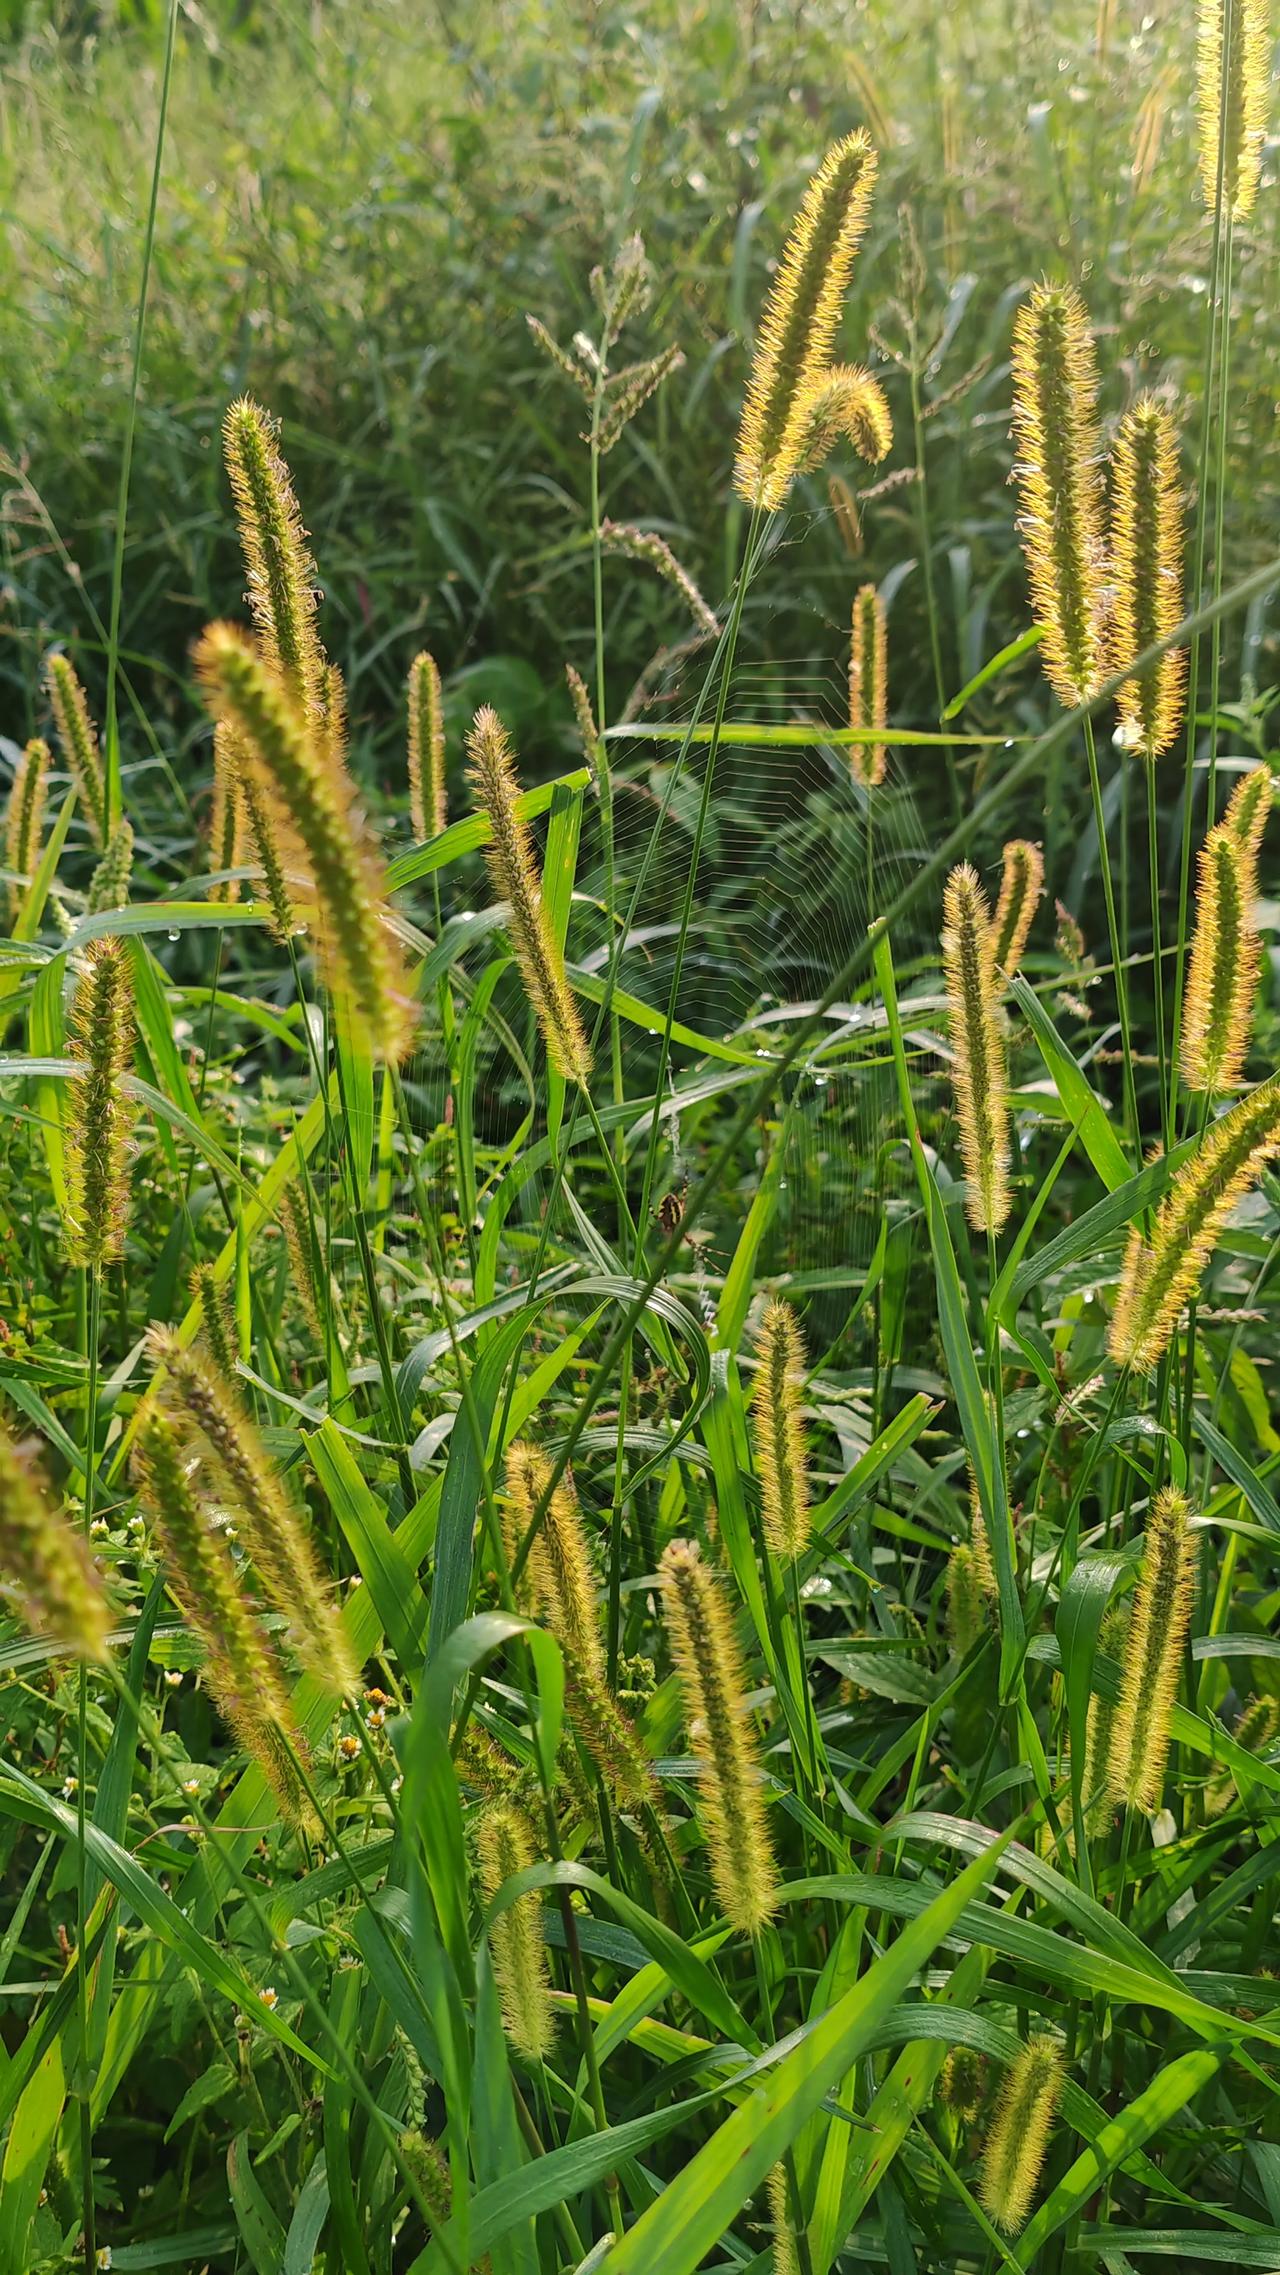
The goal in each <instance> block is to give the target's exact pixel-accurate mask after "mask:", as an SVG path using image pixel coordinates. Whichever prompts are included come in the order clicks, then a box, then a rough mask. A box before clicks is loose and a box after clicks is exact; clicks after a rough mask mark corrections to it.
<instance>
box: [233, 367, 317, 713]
mask: <svg viewBox="0 0 1280 2275" xmlns="http://www.w3.org/2000/svg"><path fill="white" fill-rule="evenodd" d="M277 431H278V430H277V425H276V422H275V420H273V419H272V418H271V417H270V416H269V414H268V413H267V412H266V411H264V410H263V409H262V408H261V406H260V405H259V404H257V403H255V402H253V401H252V400H251V399H250V397H249V396H247V395H242V396H241V397H240V399H239V401H238V402H235V403H233V404H232V405H231V407H230V409H229V410H228V412H227V415H226V418H225V420H224V421H223V427H222V440H223V449H224V453H225V456H226V462H227V474H228V476H229V478H230V482H231V492H232V496H233V498H234V500H235V508H236V521H237V523H238V526H239V530H240V544H241V549H242V551H243V553H244V563H245V572H246V575H247V577H248V584H249V591H248V598H249V608H250V613H251V614H252V617H253V621H254V626H255V629H256V631H257V634H258V639H259V642H260V645H261V648H262V653H263V656H264V657H265V659H266V661H267V662H268V663H269V664H270V665H271V666H272V667H273V669H274V670H275V671H277V672H278V673H279V675H280V677H281V679H282V680H283V681H284V683H285V686H286V687H287V688H288V690H289V693H290V694H291V695H292V697H293V700H294V702H295V703H296V705H297V706H298V708H299V710H300V711H301V712H302V713H303V716H304V717H305V718H306V719H307V721H308V723H309V724H311V725H313V726H314V725H316V724H317V722H318V719H319V714H320V709H321V704H322V685H321V682H322V676H323V671H324V659H323V656H322V654H321V649H320V642H319V640H318V639H317V637H316V623H315V619H316V585H315V579H316V565H315V562H314V561H313V560H312V558H311V555H310V554H309V553H308V551H307V542H306V531H305V530H304V528H303V526H302V514H301V512H300V510H299V506H298V500H297V497H296V496H295V494H294V488H293V482H292V480H291V478H290V474H289V469H288V467H287V466H286V465H285V462H284V459H283V458H282V457H281V455H280V450H279V447H278V444H277V440H276V435H277Z"/></svg>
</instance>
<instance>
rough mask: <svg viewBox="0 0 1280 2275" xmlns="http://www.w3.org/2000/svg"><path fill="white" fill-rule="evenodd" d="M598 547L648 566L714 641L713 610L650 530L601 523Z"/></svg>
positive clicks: (714, 615)
mask: <svg viewBox="0 0 1280 2275" xmlns="http://www.w3.org/2000/svg"><path fill="white" fill-rule="evenodd" d="M600 543H601V545H602V546H603V548H604V550H605V552H606V553H622V554H625V555H626V556H627V558H628V559H629V560H632V561H644V562H647V564H648V566H649V567H650V568H651V569H654V570H656V572H657V574H658V575H659V576H660V577H661V578H662V580H663V582H664V584H669V585H670V586H671V587H672V588H673V590H674V591H676V592H678V593H679V595H680V598H681V600H682V601H683V602H684V604H685V607H686V608H687V609H688V611H689V614H690V616H691V617H692V618H693V621H694V623H695V624H696V625H697V627H698V629H699V631H701V632H707V633H710V634H711V635H712V637H713V638H714V636H715V634H716V633H717V632H718V631H719V630H720V625H719V622H718V620H717V618H716V614H715V611H714V609H711V608H708V606H707V604H706V602H705V600H704V599H703V597H702V594H701V593H700V592H699V590H698V588H697V586H696V584H695V583H694V581H693V578H692V577H691V576H690V574H689V572H688V570H687V569H685V568H682V567H681V565H680V563H679V561H677V559H676V557H675V554H674V553H673V552H672V550H671V547H670V546H669V545H667V544H665V543H664V542H663V540H662V538H661V537H658V536H656V535H655V534H654V532H653V531H652V530H651V529H633V528H632V527H631V526H630V524H629V523H628V522H623V521H603V522H601V524H600Z"/></svg>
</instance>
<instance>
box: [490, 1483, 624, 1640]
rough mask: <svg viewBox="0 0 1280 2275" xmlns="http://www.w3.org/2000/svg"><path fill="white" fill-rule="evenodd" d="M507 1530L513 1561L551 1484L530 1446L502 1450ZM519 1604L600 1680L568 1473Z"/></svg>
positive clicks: (544, 1524) (588, 1582)
mask: <svg viewBox="0 0 1280 2275" xmlns="http://www.w3.org/2000/svg"><path fill="white" fill-rule="evenodd" d="M506 1476H507V1496H508V1509H509V1529H508V1533H507V1541H506V1547H507V1555H508V1560H509V1561H510V1560H511V1559H512V1558H514V1556H515V1554H516V1552H517V1550H518V1549H519V1547H520V1544H521V1542H522V1541H523V1539H524V1536H525V1533H526V1532H527V1530H528V1528H529V1526H530V1525H531V1524H532V1523H533V1521H534V1518H535V1517H536V1516H537V1515H538V1511H539V1508H540V1507H541V1504H542V1502H543V1500H544V1498H546V1494H547V1487H548V1485H549V1484H550V1483H551V1464H550V1462H549V1461H548V1460H547V1458H546V1456H545V1454H542V1453H540V1452H539V1451H538V1450H537V1448H536V1447H534V1446H526V1445H521V1444H518V1443H517V1444H515V1445H512V1446H511V1447H510V1448H509V1449H508V1452H507V1472H506ZM523 1592H524V1600H525V1602H526V1603H527V1604H528V1606H529V1609H530V1611H531V1612H532V1613H533V1615H534V1616H535V1617H540V1618H545V1619H546V1622H547V1625H548V1626H549V1627H550V1629H551V1632H552V1634H553V1635H554V1636H555V1638H556V1640H557V1642H558V1643H560V1644H562V1645H563V1647H564V1649H565V1651H566V1652H567V1653H568V1654H569V1655H570V1656H571V1657H572V1659H573V1660H574V1662H575V1663H576V1664H577V1665H578V1666H579V1667H580V1668H582V1669H583V1670H584V1671H585V1672H586V1673H587V1674H589V1675H592V1676H594V1677H595V1678H596V1679H597V1680H598V1681H599V1682H600V1683H601V1684H603V1682H604V1653H603V1651H602V1649H601V1645H600V1624H599V1619H598V1615H597V1610H596V1583H595V1575H594V1574H593V1572H592V1569H591V1552H590V1550H589V1548H588V1546H587V1536H586V1532H585V1529H584V1527H583V1522H582V1511H581V1510H580V1508H579V1507H578V1496H577V1494H576V1493H575V1491H574V1489H573V1479H572V1477H571V1476H570V1475H569V1472H568V1470H566V1471H565V1473H564V1476H563V1477H562V1478H561V1479H560V1482H559V1484H558V1485H557V1486H556V1488H555V1490H554V1492H553V1493H552V1494H551V1496H550V1498H549V1499H547V1501H546V1507H545V1508H543V1509H542V1514H541V1518H540V1521H539V1528H538V1532H537V1535H536V1536H535V1539H534V1542H533V1546H532V1548H531V1550H530V1552H529V1556H528V1559H527V1561H526V1563H525V1568H524V1591H523Z"/></svg>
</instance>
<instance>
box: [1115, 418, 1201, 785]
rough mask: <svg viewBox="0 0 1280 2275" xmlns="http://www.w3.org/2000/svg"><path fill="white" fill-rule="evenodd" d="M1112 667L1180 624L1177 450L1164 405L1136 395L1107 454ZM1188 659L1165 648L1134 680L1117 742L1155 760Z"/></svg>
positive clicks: (1169, 729) (1178, 714) (1168, 733)
mask: <svg viewBox="0 0 1280 2275" xmlns="http://www.w3.org/2000/svg"><path fill="white" fill-rule="evenodd" d="M1111 475H1112V489H1113V495H1112V507H1111V576H1112V583H1113V587H1114V597H1113V601H1112V612H1111V667H1112V670H1113V671H1128V670H1129V667H1130V665H1131V664H1132V663H1133V662H1134V660H1135V658H1136V657H1138V656H1140V655H1141V654H1142V652H1143V650H1144V649H1146V648H1150V647H1154V646H1155V644H1156V642H1157V641H1158V640H1164V639H1167V637H1168V635H1169V634H1170V633H1171V632H1172V631H1173V630H1174V629H1175V627H1176V626H1177V624H1178V623H1179V622H1180V620H1181V617H1182V558H1183V530H1182V491H1181V486H1180V483H1179V480H1178V443H1177V437H1176V435H1175V433H1174V425H1173V420H1172V418H1171V417H1170V415H1169V411H1168V409H1167V407H1166V405H1165V404H1163V403H1161V402H1159V401H1157V399H1156V397H1155V396H1154V395H1141V396H1139V398H1138V400H1137V402H1136V403H1135V404H1134V406H1133V408H1132V410H1130V411H1127V412H1126V413H1125V416H1124V417H1123V419H1122V420H1121V422H1120V429H1119V432H1118V434H1117V436H1116V440H1115V448H1114V450H1113V451H1112V454H1111ZM1185 679H1186V658H1185V656H1184V655H1183V653H1182V650H1181V649H1179V648H1169V649H1166V651H1165V653H1164V655H1162V656H1161V657H1160V659H1159V661H1158V662H1156V663H1154V664H1148V665H1147V666H1146V668H1145V670H1143V671H1140V672H1136V673H1131V674H1130V676H1129V678H1127V679H1126V680H1125V682H1124V685H1123V686H1122V688H1121V689H1120V692H1119V694H1118V695H1117V697H1116V707H1117V709H1118V711H1119V713H1120V735H1121V739H1122V741H1123V742H1124V743H1125V744H1126V745H1127V747H1128V748H1129V749H1131V750H1136V751H1140V752H1141V753H1142V756H1143V757H1144V758H1152V759H1154V758H1159V757H1160V755H1161V752H1162V751H1166V750H1168V749H1169V748H1170V746H1171V744H1173V743H1174V742H1175V741H1176V740H1177V736H1178V732H1179V729H1180V727H1181V725H1182V708H1183V690H1184V683H1185Z"/></svg>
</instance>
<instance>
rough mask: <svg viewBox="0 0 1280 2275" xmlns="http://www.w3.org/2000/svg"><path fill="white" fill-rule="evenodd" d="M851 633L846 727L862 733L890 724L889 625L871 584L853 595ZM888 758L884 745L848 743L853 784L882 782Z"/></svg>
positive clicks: (869, 787) (871, 786)
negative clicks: (848, 726) (847, 721)
mask: <svg viewBox="0 0 1280 2275" xmlns="http://www.w3.org/2000/svg"><path fill="white" fill-rule="evenodd" d="M852 631H853V637H852V642H851V645H850V649H849V725H850V726H851V727H853V728H856V729H858V730H859V731H860V732H863V733H865V732H866V731H867V730H868V729H869V728H871V729H877V730H878V729H882V728H884V727H887V725H888V723H889V624H888V618H887V617H886V615H885V609H884V602H883V601H882V600H881V598H880V595H879V593H878V591H877V590H876V587H875V586H874V585H860V586H859V587H858V590H857V592H856V593H855V594H854V596H853V626H852ZM887 755H888V754H887V752H886V749H885V746H884V744H883V743H851V744H850V745H849V764H850V766H851V768H852V769H853V778H854V780H855V782H861V783H862V784H863V786H864V788H866V789H868V790H871V789H874V788H875V786H876V784H877V783H879V782H883V780H884V775H885V764H886V760H887Z"/></svg>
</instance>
